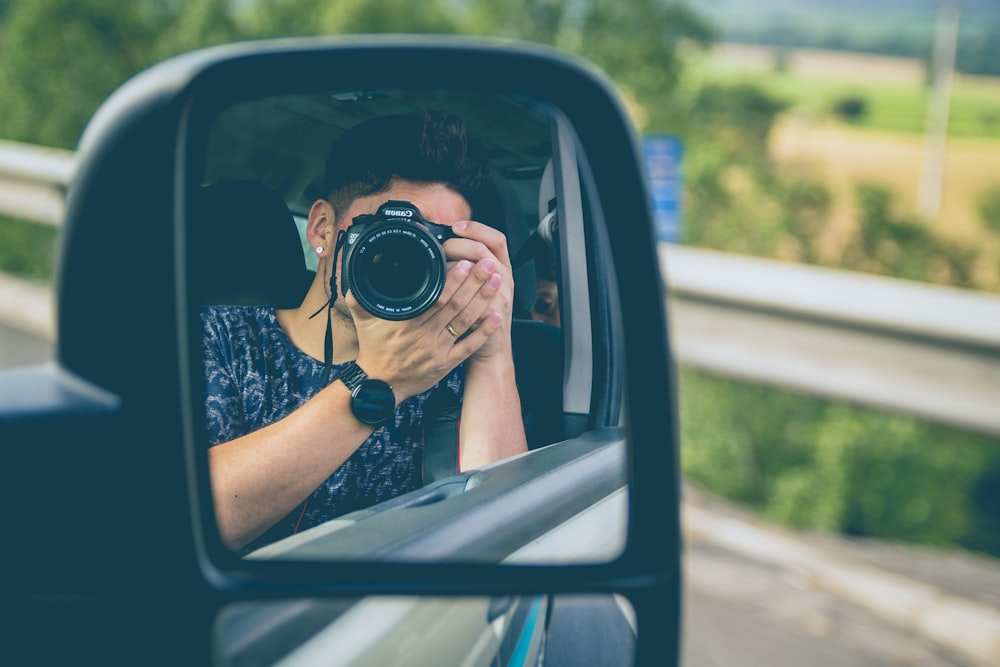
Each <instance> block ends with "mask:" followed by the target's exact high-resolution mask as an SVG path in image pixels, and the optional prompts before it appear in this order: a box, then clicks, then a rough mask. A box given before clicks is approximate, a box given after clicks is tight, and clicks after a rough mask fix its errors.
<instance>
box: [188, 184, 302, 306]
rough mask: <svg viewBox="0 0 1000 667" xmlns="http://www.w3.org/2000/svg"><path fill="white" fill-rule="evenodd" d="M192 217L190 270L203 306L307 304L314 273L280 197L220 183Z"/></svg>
mask: <svg viewBox="0 0 1000 667" xmlns="http://www.w3.org/2000/svg"><path fill="white" fill-rule="evenodd" d="M191 212H192V218H191V221H192V224H190V225H188V230H189V232H188V233H189V235H190V237H191V244H190V246H189V248H190V253H189V263H188V270H189V275H190V276H191V277H192V281H191V285H192V289H193V291H194V294H195V298H197V299H198V300H199V302H200V304H201V305H273V306H275V307H277V308H294V307H295V306H298V305H299V304H300V303H302V299H303V298H304V297H305V294H306V291H307V290H308V289H309V285H310V283H311V281H312V277H313V273H312V272H311V271H308V270H307V269H306V262H305V253H304V252H303V247H302V240H301V237H300V236H299V231H298V228H297V226H296V224H295V219H294V218H293V217H292V214H291V212H290V211H289V210H288V206H287V205H286V204H285V202H284V200H282V198H281V197H280V196H279V195H278V194H277V193H276V192H274V191H273V190H271V189H269V188H267V187H266V186H264V185H262V184H260V183H256V182H253V181H245V180H227V181H220V182H218V183H214V184H212V185H208V186H205V187H203V188H201V190H200V191H199V192H197V193H196V194H195V197H194V201H193V206H192V207H191Z"/></svg>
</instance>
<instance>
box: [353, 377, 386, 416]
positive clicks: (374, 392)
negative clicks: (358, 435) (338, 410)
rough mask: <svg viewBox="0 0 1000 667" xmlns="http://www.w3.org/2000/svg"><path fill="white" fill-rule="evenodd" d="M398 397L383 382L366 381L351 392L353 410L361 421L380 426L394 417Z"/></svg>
mask: <svg viewBox="0 0 1000 667" xmlns="http://www.w3.org/2000/svg"><path fill="white" fill-rule="evenodd" d="M395 409H396V396H395V395H394V394H393V393H392V387H390V386H389V385H388V384H387V383H385V382H383V381H382V380H365V381H364V382H362V383H361V384H360V385H358V387H357V388H356V389H354V391H352V392H351V410H352V411H353V412H354V416H355V417H357V418H358V420H359V421H361V422H362V423H365V424H370V425H372V426H378V425H380V424H381V423H382V422H384V421H385V420H386V419H388V418H389V417H391V416H392V413H393V411H394V410H395Z"/></svg>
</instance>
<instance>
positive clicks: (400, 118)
mask: <svg viewBox="0 0 1000 667" xmlns="http://www.w3.org/2000/svg"><path fill="white" fill-rule="evenodd" d="M394 178H399V179H403V180H408V181H416V182H421V183H443V184H445V185H447V186H449V187H451V188H452V189H454V190H455V191H457V192H458V193H459V194H461V195H462V196H463V197H465V199H466V200H467V201H468V202H469V204H470V205H471V206H473V207H475V204H474V202H475V201H476V199H477V196H476V195H477V193H478V192H479V190H480V188H481V187H482V186H483V184H484V183H485V182H486V181H487V179H488V178H489V164H488V162H487V160H486V156H485V154H484V152H483V150H482V147H481V146H480V144H479V142H478V141H476V140H475V139H473V138H471V137H469V136H468V133H467V132H466V129H465V124H464V123H463V122H462V120H461V119H460V118H458V117H457V116H454V115H451V114H448V113H446V112H444V111H438V110H427V111H422V112H414V113H409V114H404V115H394V116H381V117H378V118H372V119H370V120H366V121H364V122H362V123H359V124H358V125H355V126H354V127H352V128H351V129H350V130H348V131H347V132H345V133H344V134H343V135H342V136H341V137H340V138H339V139H337V141H336V142H334V144H333V146H332V147H331V148H330V152H329V153H328V155H327V159H326V177H325V179H324V181H323V192H324V194H325V196H326V198H327V199H328V200H329V201H330V203H331V204H333V207H334V209H335V210H336V211H337V215H338V216H341V215H343V213H344V212H345V211H346V210H347V209H348V208H349V207H350V205H351V203H352V202H353V201H354V200H355V199H357V198H358V197H365V196H368V195H373V194H377V193H379V192H385V191H386V190H388V189H389V187H390V186H391V185H392V180H393V179H394Z"/></svg>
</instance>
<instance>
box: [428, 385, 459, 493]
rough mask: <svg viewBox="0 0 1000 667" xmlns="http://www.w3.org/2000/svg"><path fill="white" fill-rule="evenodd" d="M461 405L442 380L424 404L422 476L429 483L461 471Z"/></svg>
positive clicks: (456, 395)
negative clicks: (459, 461) (459, 460)
mask: <svg viewBox="0 0 1000 667" xmlns="http://www.w3.org/2000/svg"><path fill="white" fill-rule="evenodd" d="M461 414H462V405H461V402H460V401H459V400H458V394H456V393H455V392H454V391H453V390H452V389H451V388H450V387H448V386H447V385H446V384H445V382H444V381H442V382H441V383H440V384H439V385H438V386H437V387H436V388H435V389H434V390H433V391H432V392H431V393H430V396H428V397H427V400H426V401H424V405H423V426H424V429H423V430H424V456H423V462H422V465H421V476H422V477H423V483H424V485H425V486H426V485H427V484H430V483H431V482H436V481H437V480H439V479H443V478H445V477H450V476H452V475H454V474H456V473H458V472H459V465H458V441H459V425H460V417H461Z"/></svg>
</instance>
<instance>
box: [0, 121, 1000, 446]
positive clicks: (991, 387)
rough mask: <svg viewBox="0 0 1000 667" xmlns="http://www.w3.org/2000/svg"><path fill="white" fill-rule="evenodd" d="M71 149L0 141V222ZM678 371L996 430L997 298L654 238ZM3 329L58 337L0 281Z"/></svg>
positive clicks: (45, 189)
mask: <svg viewBox="0 0 1000 667" xmlns="http://www.w3.org/2000/svg"><path fill="white" fill-rule="evenodd" d="M73 165H74V161H73V154H72V153H70V152H68V151H57V150H54V149H47V148H40V147H36V146H28V145H25V144H16V143H12V142H4V141H0V214H6V215H12V216H16V217H20V218H24V219H28V220H36V221H39V222H43V223H46V224H52V225H58V224H59V222H60V220H61V219H62V206H63V193H64V191H65V187H66V186H67V184H68V183H69V181H70V179H71V178H72V173H73ZM660 256H661V260H662V265H663V267H664V272H665V274H666V277H667V287H668V298H669V299H670V301H671V324H672V329H673V332H672V333H673V337H674V344H675V350H676V354H677V357H678V360H679V362H680V363H682V364H685V365H690V366H693V367H698V368H702V369H706V370H709V371H711V372H715V373H719V374H722V375H727V376H733V377H739V378H744V379H748V380H753V381H757V382H766V383H771V384H774V385H778V386H783V387H790V388H793V389H796V390H801V391H806V392H810V393H815V394H819V395H823V396H829V397H834V398H838V399H843V400H847V401H853V402H857V403H862V404H867V405H874V406H879V407H885V408H889V409H893V410H903V411H908V412H912V413H916V414H918V415H921V416H923V417H925V418H929V419H933V420H937V421H942V422H947V423H951V424H955V425H958V426H961V427H965V428H971V429H975V430H981V431H985V432H988V433H993V434H997V435H1000V409H997V406H998V405H1000V296H995V295H990V294H983V293H977V292H972V291H969V290H961V289H955V288H948V287H940V286H933V285H925V284H921V283H914V282H909V281H903V280H897V279H892V278H883V277H877V276H869V275H862V274H857V273H851V272H846V271H838V270H833V269H825V268H820V267H814V266H804V265H798V264H791V263H787V262H778V261H773V260H765V259H759V258H752V257H745V256H740V255H733V254H729V253H721V252H714V251H709V250H701V249H696V248H690V247H684V246H677V245H669V244H662V245H661V247H660ZM0 323H5V324H7V325H9V326H14V327H16V328H19V329H21V330H24V331H27V332H29V333H32V334H33V335H36V336H39V337H41V338H44V339H47V340H52V338H53V331H54V327H53V305H52V295H51V290H50V289H49V288H48V287H47V286H40V285H35V284H32V283H28V282H26V281H23V280H18V279H16V278H12V277H10V276H4V275H3V274H0Z"/></svg>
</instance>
